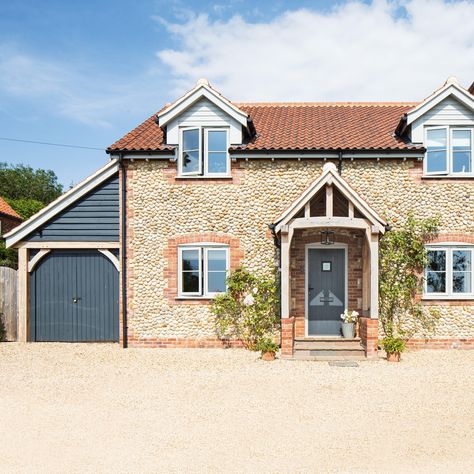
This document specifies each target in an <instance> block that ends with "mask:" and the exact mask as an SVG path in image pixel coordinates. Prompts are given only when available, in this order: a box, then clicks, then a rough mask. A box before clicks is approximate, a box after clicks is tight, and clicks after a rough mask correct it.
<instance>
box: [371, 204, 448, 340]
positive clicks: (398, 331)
mask: <svg viewBox="0 0 474 474" xmlns="http://www.w3.org/2000/svg"><path fill="white" fill-rule="evenodd" d="M438 225H439V218H428V219H421V220H417V219H415V218H414V216H413V214H412V213H410V214H408V216H407V219H406V222H405V224H404V226H403V227H402V228H400V229H394V230H391V231H389V232H387V233H386V234H385V235H384V236H383V238H382V239H381V241H380V262H379V265H380V272H379V278H380V283H379V284H380V287H379V288H380V294H379V319H380V322H381V324H382V329H383V332H384V334H385V337H386V338H408V337H410V336H411V335H412V334H413V333H414V332H417V331H419V330H422V331H425V332H431V331H432V330H433V329H434V323H435V322H436V318H434V317H433V316H435V315H434V314H431V313H430V314H427V312H426V311H423V307H422V305H421V304H420V302H419V301H418V300H417V298H416V296H417V295H419V294H420V293H421V292H422V289H423V282H424V277H423V271H424V268H425V266H426V264H427V252H426V248H425V244H426V242H429V241H430V240H432V239H433V237H434V236H435V235H436V234H437V232H438Z"/></svg>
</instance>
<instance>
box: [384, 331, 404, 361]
mask: <svg viewBox="0 0 474 474" xmlns="http://www.w3.org/2000/svg"><path fill="white" fill-rule="evenodd" d="M382 347H383V348H384V350H385V352H386V354H387V360H388V361H389V362H400V356H401V353H402V352H403V351H404V350H405V348H406V343H405V341H404V340H403V339H402V338H400V337H394V336H387V337H384V338H383V339H382Z"/></svg>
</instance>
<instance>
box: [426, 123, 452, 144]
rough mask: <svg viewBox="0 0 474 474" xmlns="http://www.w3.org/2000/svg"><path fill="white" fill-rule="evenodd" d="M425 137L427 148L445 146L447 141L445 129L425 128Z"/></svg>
mask: <svg viewBox="0 0 474 474" xmlns="http://www.w3.org/2000/svg"><path fill="white" fill-rule="evenodd" d="M426 139H427V140H426V142H427V143H426V147H427V148H446V146H447V142H448V140H447V137H446V129H444V128H441V129H437V130H427V131H426Z"/></svg>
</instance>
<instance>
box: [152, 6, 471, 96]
mask: <svg viewBox="0 0 474 474" xmlns="http://www.w3.org/2000/svg"><path fill="white" fill-rule="evenodd" d="M401 12H402V13H403V14H402V15H400V13H401ZM473 18H474V2H472V1H463V2H450V1H441V0H412V1H404V2H402V1H396V2H388V1H382V0H379V1H374V2H373V3H371V4H369V5H367V4H364V3H362V2H360V1H352V2H349V3H345V4H342V5H339V6H337V7H334V8H333V9H332V10H330V11H329V12H325V13H320V12H317V11H313V10H307V9H304V10H296V11H287V12H285V13H284V14H282V15H281V16H279V17H276V18H274V19H273V20H272V21H270V22H267V23H264V22H257V23H255V22H254V23H252V22H250V21H248V20H246V19H244V18H243V17H241V16H234V17H232V18H231V19H229V20H227V21H221V20H211V19H210V18H209V17H208V16H207V15H197V16H194V17H192V18H189V19H187V20H186V21H185V22H184V23H181V24H178V23H164V25H165V27H166V28H167V29H168V31H169V33H171V34H172V35H174V36H175V37H176V40H177V43H178V47H176V48H175V49H168V50H162V51H159V52H158V53H157V54H158V57H159V58H160V59H161V61H162V62H163V63H164V64H165V65H166V66H168V67H169V68H170V70H171V73H172V78H173V82H174V91H173V93H174V94H180V93H182V92H183V90H186V89H189V88H190V87H191V86H192V85H193V84H194V82H195V81H196V80H197V79H198V78H199V77H207V78H208V79H209V80H210V81H211V83H213V84H214V85H215V87H217V88H218V89H219V90H220V91H221V92H222V93H223V94H225V95H227V96H228V97H229V98H231V99H233V100H236V101H237V100H258V101H264V100H420V99H422V98H424V97H426V96H427V95H429V94H430V93H431V92H432V91H433V90H434V89H435V88H436V87H438V86H439V85H441V83H443V82H444V80H445V79H446V78H447V77H448V76H450V75H455V76H457V77H458V79H459V80H460V81H461V83H463V84H464V85H465V86H469V85H470V83H471V82H472V81H473V80H474V22H473V21H472V19H473Z"/></svg>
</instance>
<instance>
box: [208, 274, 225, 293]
mask: <svg viewBox="0 0 474 474" xmlns="http://www.w3.org/2000/svg"><path fill="white" fill-rule="evenodd" d="M225 280H226V272H209V273H208V274H207V291H208V292H209V293H224V292H225V291H226V287H225Z"/></svg>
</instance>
